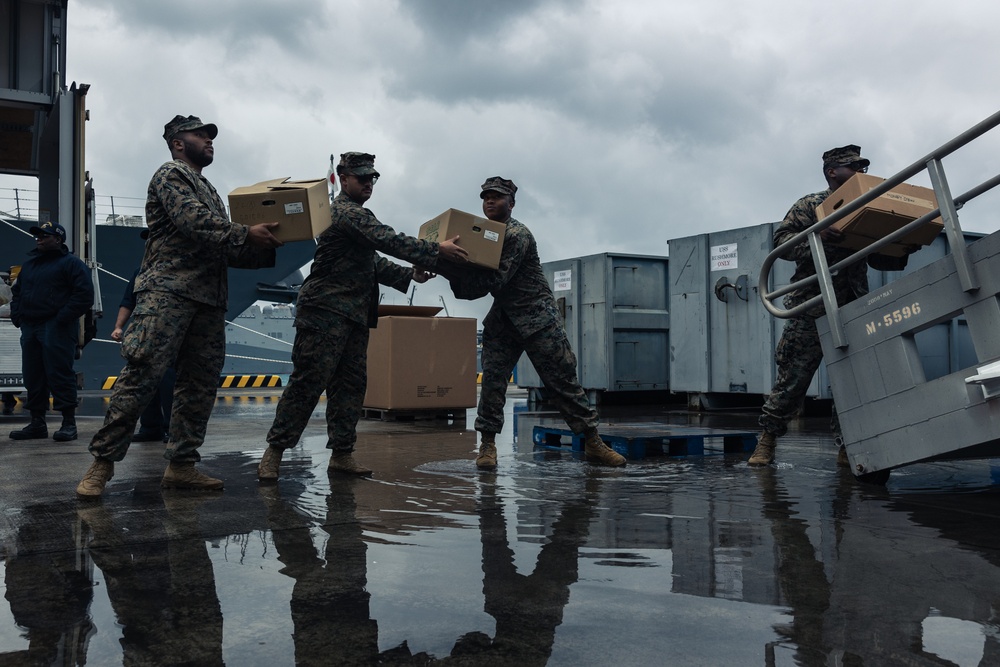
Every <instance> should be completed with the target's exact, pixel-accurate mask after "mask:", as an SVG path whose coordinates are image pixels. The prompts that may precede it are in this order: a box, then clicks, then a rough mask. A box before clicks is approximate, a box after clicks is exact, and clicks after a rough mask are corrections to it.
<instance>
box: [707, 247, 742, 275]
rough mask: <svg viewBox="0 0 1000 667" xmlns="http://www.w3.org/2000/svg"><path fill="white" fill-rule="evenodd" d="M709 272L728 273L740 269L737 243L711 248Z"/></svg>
mask: <svg viewBox="0 0 1000 667" xmlns="http://www.w3.org/2000/svg"><path fill="white" fill-rule="evenodd" d="M710 257H711V259H710V260H709V271H726V270H730V269H738V268H739V256H738V253H737V252H736V244H735V243H727V244H726V245H714V246H712V248H711V253H710Z"/></svg>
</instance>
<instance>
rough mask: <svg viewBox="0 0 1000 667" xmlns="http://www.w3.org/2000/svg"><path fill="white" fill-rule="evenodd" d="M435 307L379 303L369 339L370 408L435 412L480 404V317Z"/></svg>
mask: <svg viewBox="0 0 1000 667" xmlns="http://www.w3.org/2000/svg"><path fill="white" fill-rule="evenodd" d="M440 310H441V309H440V308H438V307H436V306H434V307H428V306H412V307H411V306H379V318H378V327H377V328H375V329H372V330H371V335H370V337H369V339H368V390H367V392H366V393H365V400H364V406H365V407H366V408H374V409H379V410H435V409H442V408H447V409H450V408H460V409H461V408H471V407H475V405H476V320H475V318H466V317H434V315H435V314H436V313H437V312H438V311H440Z"/></svg>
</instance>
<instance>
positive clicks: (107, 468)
mask: <svg viewBox="0 0 1000 667" xmlns="http://www.w3.org/2000/svg"><path fill="white" fill-rule="evenodd" d="M114 476H115V463H114V461H109V460H108V459H99V458H95V459H94V462H93V463H91V464H90V467H89V468H88V469H87V472H86V473H84V475H83V479H82V480H81V481H80V483H79V484H78V485H77V487H76V495H78V496H80V497H81V498H99V497H100V496H101V494H102V493H104V487H105V486H107V484H108V480H110V479H111V478H112V477H114Z"/></svg>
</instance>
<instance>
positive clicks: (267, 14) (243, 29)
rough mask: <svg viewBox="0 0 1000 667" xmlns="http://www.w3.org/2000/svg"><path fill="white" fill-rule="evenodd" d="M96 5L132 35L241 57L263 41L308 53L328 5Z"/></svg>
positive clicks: (223, 0) (114, 0)
mask: <svg viewBox="0 0 1000 667" xmlns="http://www.w3.org/2000/svg"><path fill="white" fill-rule="evenodd" d="M90 4H91V5H93V6H95V7H101V8H104V9H106V10H108V11H110V12H112V13H113V14H114V15H115V16H116V17H117V19H118V23H119V27H122V28H124V29H126V30H135V31H139V32H147V31H148V32H152V33H160V34H162V35H163V36H164V37H167V38H170V39H184V40H186V39H190V38H192V37H202V38H206V39H213V38H214V39H216V40H218V41H219V42H220V43H222V44H224V45H225V47H226V48H227V50H230V51H232V52H235V53H248V52H250V51H251V50H252V48H253V46H254V44H256V43H258V42H259V41H260V40H270V41H273V42H275V43H277V44H280V45H282V47H283V48H284V49H287V50H288V51H291V52H296V51H302V50H305V49H306V48H307V47H306V45H307V44H308V42H307V41H306V40H305V39H304V36H305V35H306V34H308V33H311V32H313V31H316V30H320V29H323V28H324V27H325V18H324V16H325V14H324V12H323V9H322V4H321V3H317V2H314V1H312V0H283V1H282V2H280V3H256V2H246V0H172V1H171V2H138V1H135V0H129V1H127V2H122V1H121V0H91V3H90ZM72 10H73V9H72V6H71V7H70V11H72Z"/></svg>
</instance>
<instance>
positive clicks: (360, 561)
mask: <svg viewBox="0 0 1000 667" xmlns="http://www.w3.org/2000/svg"><path fill="white" fill-rule="evenodd" d="M358 483H363V482H362V481H361V480H358V479H356V478H352V477H345V476H342V475H331V476H330V495H329V496H328V497H327V499H326V505H327V514H326V520H325V521H324V522H323V530H324V531H326V532H327V533H328V534H329V537H328V539H327V540H326V549H325V552H324V553H323V554H322V556H321V554H320V553H319V552H318V551H317V548H316V545H315V544H314V543H313V538H312V534H311V532H310V527H311V525H312V523H313V520H312V519H311V518H310V517H308V516H306V515H304V514H302V513H300V512H298V511H297V510H296V509H295V508H294V507H293V506H292V505H291V504H289V503H288V502H286V501H284V500H282V499H281V498H280V496H279V493H278V487H277V486H262V487H260V493H261V497H262V498H263V499H264V503H265V505H266V507H267V521H268V525H269V527H270V528H271V536H272V539H273V540H274V546H275V548H276V549H277V551H278V560H280V561H281V562H282V563H284V565H285V567H284V568H283V569H282V570H281V573H282V574H284V575H286V576H289V577H291V578H292V579H294V580H295V585H294V586H293V587H292V600H291V612H292V623H293V625H294V628H295V630H294V635H293V639H294V641H295V664H296V665H364V664H373V663H375V662H376V658H377V657H378V653H379V651H378V623H377V622H376V621H375V620H374V619H371V618H369V600H370V598H371V595H370V594H369V593H368V591H367V589H366V586H367V585H368V579H367V566H368V563H367V553H368V546H367V545H366V544H365V542H364V539H363V538H362V528H361V524H360V522H358V520H357V518H356V508H357V502H356V500H355V497H354V485H355V484H358Z"/></svg>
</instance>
